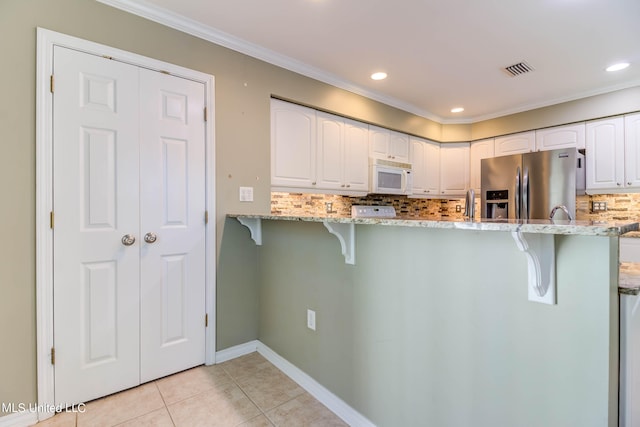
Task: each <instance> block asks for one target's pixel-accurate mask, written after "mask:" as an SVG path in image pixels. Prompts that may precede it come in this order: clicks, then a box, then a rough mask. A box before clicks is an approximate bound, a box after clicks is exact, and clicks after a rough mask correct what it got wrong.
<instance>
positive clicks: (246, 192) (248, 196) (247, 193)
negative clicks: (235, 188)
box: [240, 187, 253, 202]
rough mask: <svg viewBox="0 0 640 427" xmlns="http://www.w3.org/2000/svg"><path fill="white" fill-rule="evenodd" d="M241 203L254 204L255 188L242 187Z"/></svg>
mask: <svg viewBox="0 0 640 427" xmlns="http://www.w3.org/2000/svg"><path fill="white" fill-rule="evenodd" d="M240 201H241V202H253V187H240Z"/></svg>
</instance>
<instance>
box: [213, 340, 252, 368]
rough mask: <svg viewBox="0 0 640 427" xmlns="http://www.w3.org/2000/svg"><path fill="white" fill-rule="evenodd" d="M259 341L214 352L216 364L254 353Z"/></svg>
mask: <svg viewBox="0 0 640 427" xmlns="http://www.w3.org/2000/svg"><path fill="white" fill-rule="evenodd" d="M259 343H260V341H258V340H254V341H249V342H246V343H244V344H239V345H236V346H233V347H229V348H225V349H224V350H220V351H216V363H222V362H226V361H227V360H231V359H235V358H236V357H240V356H244V355H246V354H249V353H253V352H254V351H258V344H259Z"/></svg>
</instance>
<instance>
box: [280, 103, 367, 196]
mask: <svg viewBox="0 0 640 427" xmlns="http://www.w3.org/2000/svg"><path fill="white" fill-rule="evenodd" d="M271 120H272V123H271V186H272V188H275V189H277V190H283V191H289V190H296V191H298V189H306V190H308V192H314V191H318V192H322V193H332V194H344V195H364V194H366V192H367V191H368V189H369V127H368V126H367V125H366V124H364V123H361V122H356V121H353V120H349V119H345V118H343V117H340V116H335V115H332V114H327V113H323V112H320V111H316V110H314V109H311V108H307V107H302V106H300V105H296V104H292V103H289V102H284V101H279V100H272V102H271Z"/></svg>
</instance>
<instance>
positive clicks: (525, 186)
mask: <svg viewBox="0 0 640 427" xmlns="http://www.w3.org/2000/svg"><path fill="white" fill-rule="evenodd" d="M522 211H523V212H522V216H523V218H522V219H529V168H527V167H525V168H524V173H523V174H522Z"/></svg>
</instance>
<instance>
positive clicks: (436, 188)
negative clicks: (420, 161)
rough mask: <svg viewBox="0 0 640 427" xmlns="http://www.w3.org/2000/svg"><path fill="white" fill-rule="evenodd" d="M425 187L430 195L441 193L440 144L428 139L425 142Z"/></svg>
mask: <svg viewBox="0 0 640 427" xmlns="http://www.w3.org/2000/svg"><path fill="white" fill-rule="evenodd" d="M424 169H425V172H424V175H425V182H424V187H425V189H426V190H427V191H426V193H427V195H429V196H437V195H438V194H439V193H440V144H439V143H437V142H432V141H426V142H425V143H424Z"/></svg>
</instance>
